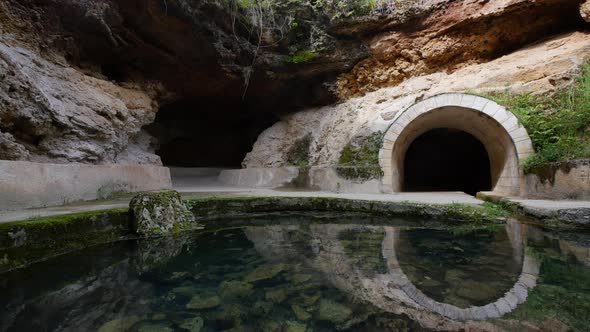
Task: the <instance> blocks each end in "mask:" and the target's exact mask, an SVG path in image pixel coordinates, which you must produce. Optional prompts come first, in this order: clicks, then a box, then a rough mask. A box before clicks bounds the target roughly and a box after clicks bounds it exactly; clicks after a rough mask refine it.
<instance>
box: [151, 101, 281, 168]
mask: <svg viewBox="0 0 590 332" xmlns="http://www.w3.org/2000/svg"><path fill="white" fill-rule="evenodd" d="M276 121H278V119H277V118H276V117H275V115H274V114H269V113H268V112H254V111H252V110H250V109H249V108H248V106H247V105H246V104H244V103H241V102H236V101H234V100H231V99H230V100H226V101H224V100H219V99H207V98H200V99H196V100H193V99H184V100H180V101H176V102H174V103H170V104H168V105H165V106H163V107H162V108H161V109H160V110H159V111H158V113H157V115H156V119H155V121H154V122H153V123H152V124H151V125H149V126H148V127H147V128H146V129H147V131H148V132H149V133H150V134H151V135H153V136H154V137H155V138H156V139H157V141H158V148H157V149H156V154H158V155H159V156H160V158H161V159H162V163H163V164H164V165H165V166H174V167H232V168H236V167H237V168H239V167H241V162H242V160H243V159H244V157H245V156H246V153H248V152H249V151H250V150H251V149H252V146H253V144H254V143H255V141H256V139H257V137H258V135H259V134H260V133H261V132H262V131H263V130H265V129H266V128H268V127H270V126H271V125H272V124H273V123H274V122H276Z"/></svg>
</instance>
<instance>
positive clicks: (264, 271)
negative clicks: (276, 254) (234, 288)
mask: <svg viewBox="0 0 590 332" xmlns="http://www.w3.org/2000/svg"><path fill="white" fill-rule="evenodd" d="M284 270H285V264H274V265H271V264H267V265H262V266H259V267H258V268H256V269H255V270H254V271H252V272H250V274H248V275H247V276H246V279H245V280H246V281H247V282H255V281H261V280H267V279H272V278H274V277H275V276H276V275H277V274H279V273H281V272H283V271H284Z"/></svg>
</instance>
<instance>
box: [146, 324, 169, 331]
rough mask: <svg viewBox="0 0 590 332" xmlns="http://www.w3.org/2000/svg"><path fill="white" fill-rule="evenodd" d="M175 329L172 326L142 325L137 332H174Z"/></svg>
mask: <svg viewBox="0 0 590 332" xmlns="http://www.w3.org/2000/svg"><path fill="white" fill-rule="evenodd" d="M173 331H174V329H173V328H171V327H170V326H166V325H162V324H147V325H142V326H141V327H140V328H139V329H137V332H173Z"/></svg>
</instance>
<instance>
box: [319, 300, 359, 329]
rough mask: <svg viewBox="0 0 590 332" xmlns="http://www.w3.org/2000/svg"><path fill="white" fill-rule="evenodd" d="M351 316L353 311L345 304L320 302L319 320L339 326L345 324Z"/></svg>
mask: <svg viewBox="0 0 590 332" xmlns="http://www.w3.org/2000/svg"><path fill="white" fill-rule="evenodd" d="M351 314H352V310H350V309H349V308H348V307H347V306H345V305H343V304H340V303H338V302H334V301H332V300H326V299H322V300H320V307H319V309H318V319H319V320H323V321H329V322H332V323H334V324H339V323H343V322H345V321H346V320H347V319H348V318H349V317H350V315H351Z"/></svg>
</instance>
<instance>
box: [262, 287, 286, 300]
mask: <svg viewBox="0 0 590 332" xmlns="http://www.w3.org/2000/svg"><path fill="white" fill-rule="evenodd" d="M288 296H289V292H287V290H286V289H285V288H278V289H271V290H269V291H267V292H266V293H265V294H264V298H265V299H267V300H268V301H270V302H273V303H281V302H283V301H285V300H286V299H287V297H288Z"/></svg>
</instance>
